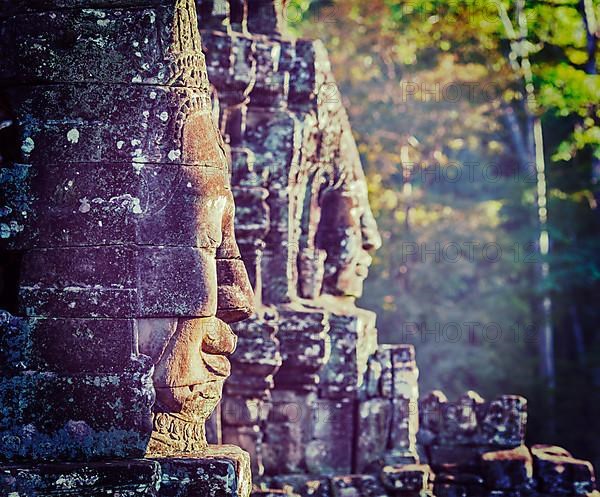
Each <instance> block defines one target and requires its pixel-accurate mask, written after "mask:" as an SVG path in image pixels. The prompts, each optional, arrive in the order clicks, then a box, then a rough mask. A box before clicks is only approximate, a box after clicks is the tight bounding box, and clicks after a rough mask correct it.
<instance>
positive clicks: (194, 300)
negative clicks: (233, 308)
mask: <svg viewBox="0 0 600 497" xmlns="http://www.w3.org/2000/svg"><path fill="white" fill-rule="evenodd" d="M213 258H214V255H212V254H211V251H210V250H209V249H202V248H193V247H158V246H156V247H152V246H147V247H135V246H98V247H70V248H57V249H36V250H31V251H29V252H27V254H26V255H25V262H26V264H24V272H23V274H22V281H21V294H20V299H21V304H20V305H21V308H22V310H23V312H24V313H25V314H27V315H29V316H40V317H73V318H75V317H97V318H102V317H115V318H127V317H137V316H147V317H149V316H157V317H161V316H210V315H211V314H215V313H216V310H217V309H216V303H217V298H216V295H214V293H215V292H217V284H216V280H217V273H216V268H215V264H214V262H213V260H214V259H213ZM240 264H241V262H240ZM211 281H212V282H213V283H214V284H213V285H207V282H211ZM226 303H227V302H225V304H226Z"/></svg>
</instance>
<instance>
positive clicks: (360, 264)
mask: <svg viewBox="0 0 600 497" xmlns="http://www.w3.org/2000/svg"><path fill="white" fill-rule="evenodd" d="M343 123H344V128H343V130H342V134H341V137H340V148H339V158H338V161H339V163H340V164H339V165H338V166H337V167H336V169H337V170H336V171H334V174H335V176H334V178H333V179H332V181H331V183H332V184H331V185H329V186H328V187H326V188H325V190H324V191H323V193H322V194H321V198H320V208H321V218H320V222H319V225H318V229H317V233H316V240H315V241H316V247H317V248H319V249H322V250H324V251H325V253H326V254H327V256H326V259H325V274H324V278H323V288H322V293H324V294H327V295H335V296H346V297H354V298H358V297H360V296H361V295H362V286H363V282H364V280H365V278H366V277H367V275H368V269H369V266H370V265H371V255H370V252H371V251H373V250H377V249H378V248H379V247H380V246H381V237H380V235H379V232H378V231H377V224H376V223H375V218H374V217H373V213H372V212H371V207H370V206H369V199H368V193H367V184H366V180H365V177H364V173H363V170H362V165H361V163H360V157H359V154H358V150H357V148H356V143H355V141H354V138H353V137H352V131H351V129H350V125H349V123H348V122H347V118H346V119H344V121H343Z"/></svg>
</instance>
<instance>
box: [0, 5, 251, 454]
mask: <svg viewBox="0 0 600 497" xmlns="http://www.w3.org/2000/svg"><path fill="white" fill-rule="evenodd" d="M62 7H70V8H68V9H65V8H62ZM87 7H92V8H87ZM94 7H95V8H94ZM140 7H143V8H140ZM0 11H1V12H2V14H11V15H12V17H9V18H6V17H5V18H2V21H1V22H2V37H1V41H0V43H1V44H2V45H3V48H5V49H6V51H3V53H6V54H8V55H9V56H8V57H3V58H2V61H1V62H0V80H1V81H2V84H3V93H4V96H5V97H6V101H7V102H9V103H10V111H11V113H12V114H14V122H15V124H16V129H18V131H19V133H18V137H17V139H18V143H17V144H16V145H17V147H16V148H17V149H19V148H20V156H19V157H16V158H15V161H16V163H15V164H14V165H11V169H12V170H14V171H21V170H22V171H23V173H22V176H24V177H25V180H24V184H26V186H27V188H28V190H27V191H28V197H27V199H26V200H27V209H23V210H22V211H18V212H15V216H17V217H18V216H22V218H21V219H16V220H15V222H16V223H17V225H20V226H23V228H21V229H18V230H11V232H10V233H9V235H10V236H7V237H5V238H6V241H5V243H4V247H5V248H6V249H7V250H11V251H13V252H14V253H19V254H21V256H20V257H21V260H22V262H21V270H20V279H19V283H18V285H19V286H18V291H19V302H18V307H17V308H16V309H15V311H16V314H17V315H18V316H20V317H19V318H13V317H10V315H8V314H6V315H5V317H4V318H3V325H4V328H5V329H6V330H7V333H5V334H3V336H2V340H3V342H4V345H5V346H6V347H3V354H2V362H3V368H2V376H1V379H0V398H1V400H2V405H3V409H5V411H4V416H3V417H2V421H1V422H0V431H1V432H2V436H1V437H0V439H1V440H2V448H3V450H2V451H1V452H2V455H3V456H4V457H7V458H8V459H14V458H34V459H38V458H68V459H81V458H88V457H89V458H98V457H112V456H119V457H123V456H141V455H143V454H144V453H147V454H150V455H154V456H156V455H161V456H165V455H170V454H172V453H181V452H190V451H202V450H205V449H206V448H207V442H206V438H205V433H204V422H205V420H206V418H207V417H208V416H209V415H210V413H211V412H212V410H213V409H214V407H215V405H216V404H217V403H218V401H219V399H220V397H221V391H222V388H223V382H224V380H225V378H227V376H229V373H230V365H229V361H228V359H227V358H226V356H227V355H229V354H230V353H231V352H233V350H234V349H235V345H236V336H235V335H234V333H233V332H232V330H231V328H230V327H229V326H228V324H227V323H231V322H235V321H239V320H240V319H243V318H245V317H247V316H249V315H250V314H251V313H252V311H253V305H254V304H253V294H252V288H251V286H250V282H249V279H248V276H247V273H246V270H245V267H244V264H243V262H242V259H241V256H240V253H239V250H238V246H237V243H236V240H235V235H234V196H233V192H232V190H231V186H230V174H231V168H230V166H229V158H228V156H229V152H228V149H227V147H226V145H225V143H224V142H223V139H222V137H221V134H220V133H219V130H218V127H217V126H216V124H215V122H214V118H213V108H212V104H211V95H210V88H209V82H208V78H207V74H206V67H205V62H204V55H203V53H202V44H201V39H200V35H199V32H198V29H197V24H196V11H195V5H194V3H193V2H192V1H187V0H173V1H172V2H152V1H150V2H144V3H143V5H142V4H141V3H140V5H137V3H136V2H132V1H123V2H114V5H113V4H111V6H110V7H107V6H101V5H96V4H95V2H93V1H92V0H90V1H89V2H84V1H73V2H66V3H65V2H63V1H62V0H55V1H52V2H43V3H42V2H39V3H36V2H28V3H20V2H8V3H7V2H2V3H1V5H0ZM15 175H16V173H15ZM19 191H20V192H23V189H22V188H20V189H19ZM13 252H11V253H13ZM3 316H4V315H3ZM65 350H69V351H72V352H71V353H69V355H68V357H66V358H64V357H60V353H63V354H64V352H65ZM4 351H5V352H4ZM151 379H152V381H151ZM152 383H153V385H152ZM152 386H154V388H152ZM154 392H156V402H154ZM153 403H154V406H153V407H152V411H151V410H150V409H151V406H152V404H153ZM152 419H153V421H152ZM152 426H153V428H152ZM64 436H66V437H68V439H69V442H68V443H60V441H59V440H60V437H64ZM149 439H150V440H149Z"/></svg>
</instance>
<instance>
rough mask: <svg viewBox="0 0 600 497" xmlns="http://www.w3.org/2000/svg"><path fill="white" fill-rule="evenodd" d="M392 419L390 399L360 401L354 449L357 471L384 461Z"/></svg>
mask: <svg viewBox="0 0 600 497" xmlns="http://www.w3.org/2000/svg"><path fill="white" fill-rule="evenodd" d="M391 421H392V404H391V401H390V400H389V399H369V400H366V401H362V402H359V404H358V418H357V428H356V446H355V449H354V453H355V454H356V460H355V468H354V471H355V472H357V473H363V472H366V471H367V470H368V469H370V467H372V466H374V465H375V466H377V465H380V464H382V463H383V456H384V455H385V453H386V450H387V444H388V440H389V436H390V427H391Z"/></svg>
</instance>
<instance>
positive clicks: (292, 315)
mask: <svg viewBox="0 0 600 497" xmlns="http://www.w3.org/2000/svg"><path fill="white" fill-rule="evenodd" d="M279 316H280V319H281V321H280V325H279V333H278V335H277V337H278V339H279V342H280V344H281V355H282V357H283V364H282V366H281V368H280V369H279V371H278V372H277V374H276V375H275V384H276V385H277V387H278V388H282V389H287V388H289V389H291V390H295V389H297V390H300V391H302V390H307V391H310V390H316V388H317V382H318V372H319V370H320V368H321V367H322V365H323V364H324V363H325V360H326V358H327V356H328V347H329V342H328V339H327V334H326V333H327V330H328V326H329V325H328V320H327V315H326V314H325V313H324V312H319V311H315V310H312V309H301V310H298V311H296V310H294V309H286V308H283V309H280V311H279Z"/></svg>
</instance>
